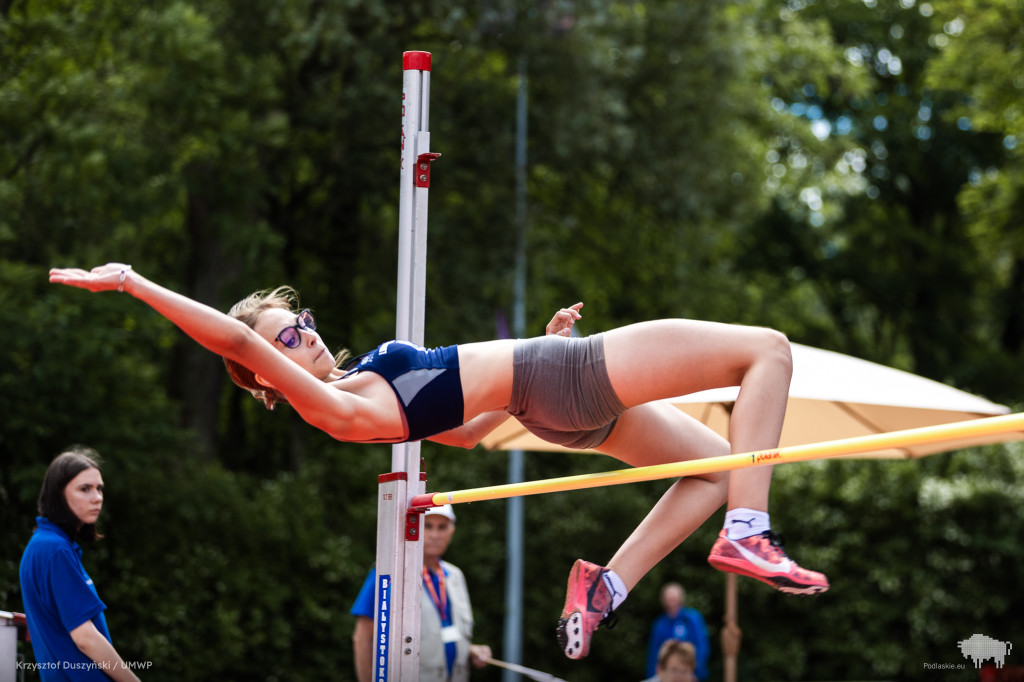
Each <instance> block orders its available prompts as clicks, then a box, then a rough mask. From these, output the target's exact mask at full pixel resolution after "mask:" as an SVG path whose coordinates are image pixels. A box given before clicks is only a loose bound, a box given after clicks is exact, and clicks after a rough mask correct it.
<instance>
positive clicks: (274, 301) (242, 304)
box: [224, 286, 349, 410]
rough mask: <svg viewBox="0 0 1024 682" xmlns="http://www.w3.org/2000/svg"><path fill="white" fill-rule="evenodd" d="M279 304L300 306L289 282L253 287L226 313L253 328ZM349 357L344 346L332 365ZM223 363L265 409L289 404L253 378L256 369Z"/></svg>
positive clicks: (292, 307) (292, 308)
mask: <svg viewBox="0 0 1024 682" xmlns="http://www.w3.org/2000/svg"><path fill="white" fill-rule="evenodd" d="M274 308H278V309H281V310H287V311H289V312H295V311H297V310H298V308H299V294H298V292H297V291H295V289H293V288H292V287H289V286H280V287H277V288H276V289H264V290H262V291H256V292H253V293H251V294H249V295H248V296H246V297H245V298H243V299H242V300H241V301H239V302H238V303H236V304H235V305H233V306H231V310H229V311H228V316H229V317H233V318H235V319H236V320H241V321H242V322H244V323H245V324H247V325H248V326H249V327H250V328H252V329H255V328H256V322H257V321H258V320H259V319H260V315H262V314H263V313H264V312H266V311H267V310H272V309H274ZM348 357H349V352H348V351H347V350H342V351H340V352H339V353H338V354H337V355H335V356H334V364H335V366H336V367H337V366H340V365H341V364H342V363H344V362H345V360H347V359H348ZM224 366H225V367H226V368H227V370H228V376H230V377H231V380H232V381H233V382H235V384H237V385H238V386H241V387H242V388H244V389H245V390H247V391H249V392H250V393H252V395H253V397H254V398H256V399H257V400H259V401H260V402H261V403H263V405H264V406H265V407H266V408H267V409H268V410H272V409H274V406H275V405H277V403H284V404H286V405H287V404H288V399H287V398H285V395H284V394H283V393H281V392H280V391H278V390H277V389H276V388H273V387H272V386H264V385H263V384H261V383H260V382H258V381H257V380H256V373H255V372H253V371H252V370H251V369H249V368H248V367H246V366H245V365H243V364H241V363H239V362H236V361H234V360H229V359H228V358H224Z"/></svg>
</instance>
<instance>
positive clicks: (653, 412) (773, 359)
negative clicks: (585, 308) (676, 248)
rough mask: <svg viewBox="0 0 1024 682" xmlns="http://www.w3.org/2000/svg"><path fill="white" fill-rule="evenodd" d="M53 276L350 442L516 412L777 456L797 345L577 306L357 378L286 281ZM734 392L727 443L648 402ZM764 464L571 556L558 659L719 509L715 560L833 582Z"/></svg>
mask: <svg viewBox="0 0 1024 682" xmlns="http://www.w3.org/2000/svg"><path fill="white" fill-rule="evenodd" d="M50 281H51V282H56V283H59V284H66V285H68V286H72V287H78V288H82V289H88V290H89V291H94V292H98V291H119V292H124V293H128V294H130V295H132V296H134V297H135V298H138V299H139V300H141V301H143V302H144V303H146V304H148V305H149V306H150V307H152V308H153V309H154V310H156V311H157V312H158V313H160V314H161V315H163V316H164V317H166V318H167V319H168V320H170V321H171V322H173V323H174V324H175V325H177V326H178V327H179V328H180V329H181V330H182V331H184V332H185V333H186V334H187V335H188V336H190V337H191V338H192V339H194V340H195V341H196V342H198V343H199V344H200V345H202V346H203V347H205V348H207V349H208V350H210V351H212V352H214V353H217V354H218V355H220V356H222V357H223V358H224V362H225V364H226V365H227V368H228V372H229V374H230V375H231V378H232V379H233V380H234V381H235V383H237V384H238V385H240V386H242V387H243V388H245V389H247V390H249V391H251V392H252V394H253V395H254V396H255V397H257V398H258V399H260V400H261V401H263V402H264V404H265V405H266V406H267V407H268V408H272V407H273V406H274V404H275V403H278V402H286V403H288V404H290V405H291V406H292V408H294V409H295V410H296V411H297V412H298V413H299V415H300V416H301V417H302V418H303V419H304V420H305V421H307V422H308V423H309V424H311V425H312V426H314V427H316V428H318V429H321V430H322V431H324V432H326V433H328V434H330V435H331V436H332V437H334V438H336V439H338V440H341V441H349V442H357V443H399V442H406V441H414V440H420V439H427V440H432V441H435V442H438V443H443V444H446V445H454V446H458V447H464V448H472V447H474V446H475V445H476V444H477V443H479V442H480V440H481V439H482V438H483V436H484V435H486V434H487V433H489V432H490V431H491V430H493V429H494V428H496V427H497V426H498V425H499V424H501V423H502V422H503V421H504V420H505V419H507V418H508V416H509V415H512V416H514V417H516V418H517V419H518V420H519V421H520V422H521V423H522V424H523V426H525V427H526V428H527V429H529V430H530V431H531V432H532V433H534V434H536V435H537V436H539V437H541V438H543V439H544V440H547V441H550V442H552V443H557V444H560V445H564V446H567V447H571V448H575V449H592V450H596V451H597V452H601V453H604V454H607V455H610V456H612V457H615V458H616V459H618V460H620V461H622V462H625V463H626V464H629V465H631V466H649V465H655V464H666V463H670V462H678V461H684V460H690V459H698V458H704V457H715V456H721V455H726V454H729V453H730V451H731V452H733V453H740V452H752V451H757V450H770V449H774V448H776V447H778V444H779V436H780V434H781V431H782V421H783V417H784V416H785V411H786V400H787V397H788V393H789V382H790V377H791V375H792V356H791V353H790V347H789V342H788V340H787V339H786V337H785V336H784V335H783V334H781V333H779V332H777V331H774V330H771V329H766V328H760V327H747V326H740V325H730V324H722V323H715V322H703V321H695V320H681V319H667V320H655V321H649V322H641V323H638V324H632V325H627V326H624V327H620V328H617V329H612V330H610V331H607V332H604V333H600V334H594V335H592V336H588V337H585V338H573V337H571V336H570V333H569V332H570V330H571V328H572V326H573V324H574V323H575V322H576V320H578V319H580V317H581V316H580V313H579V310H580V307H581V306H582V303H578V304H576V305H574V306H571V307H568V308H563V309H562V310H560V311H559V312H558V313H556V314H555V316H554V318H553V319H552V320H551V322H550V323H548V325H547V328H546V331H547V335H545V336H540V337H535V338H529V339H505V340H497V341H484V342H478V343H466V344H461V345H457V346H448V347H444V348H433V349H424V348H421V347H419V346H416V345H414V344H411V343H408V342H405V341H401V340H399V341H388V342H387V343H384V344H382V345H380V346H379V347H378V348H377V349H376V350H374V351H372V352H370V353H368V354H366V355H364V356H362V357H361V358H358V359H357V362H355V364H354V366H353V367H352V368H351V369H348V370H347V371H346V369H344V368H342V367H341V366H340V365H341V362H342V356H343V355H345V354H343V353H342V354H339V356H338V358H335V356H333V355H332V354H331V353H330V352H329V351H328V349H327V347H326V346H325V345H324V342H323V341H322V340H321V338H320V336H319V334H317V333H316V322H315V320H314V319H313V316H312V315H311V314H310V312H309V311H308V310H296V309H295V308H296V302H297V301H296V296H295V293H294V291H292V290H291V289H289V288H287V287H283V288H279V289H276V290H274V291H269V292H257V293H255V294H252V295H250V296H249V297H247V298H245V299H243V300H242V301H240V302H239V303H237V304H236V305H235V306H234V307H233V308H232V309H231V310H230V311H229V313H228V314H224V313H221V312H219V311H217V310H215V309H213V308H211V307H209V306H206V305H204V304H202V303H199V302H197V301H194V300H192V299H190V298H188V297H185V296H182V295H180V294H177V293H174V292H172V291H170V290H169V289H166V288H164V287H162V286H159V285H157V284H155V283H154V282H151V281H150V280H148V279H146V278H144V277H143V276H141V275H140V274H139V273H138V272H136V271H134V270H132V269H131V266H128V265H124V264H120V263H108V264H107V265H102V266H99V267H96V268H93V269H92V270H88V271H87V270H81V269H75V268H67V269H65V268H56V269H53V270H51V271H50ZM725 386H739V387H740V392H739V396H738V397H737V399H736V403H735V405H734V407H733V410H732V416H731V419H730V426H729V440H728V441H726V440H725V439H723V438H722V437H721V436H719V435H717V434H716V433H715V432H714V431H712V430H711V429H710V428H708V427H706V426H704V425H703V424H701V423H700V422H698V421H697V420H695V419H693V418H691V417H689V416H687V415H686V414H684V413H683V412H682V411H680V410H677V409H675V408H674V407H672V406H670V405H668V404H667V403H659V402H655V401H659V400H661V399H664V398H671V397H674V396H679V395H684V394H688V393H695V392H697V391H703V390H706V389H711V388H719V387H725ZM771 473H772V472H771V467H770V466H762V467H754V468H748V469H741V470H737V471H733V472H732V473H731V475H727V474H725V473H712V474H705V475H700V476H692V477H686V478H681V479H679V480H677V481H676V482H675V483H673V484H672V486H671V487H670V488H669V489H668V490H667V491H666V492H665V494H664V496H662V498H661V499H660V500H659V501H658V503H657V504H656V505H655V506H654V508H653V509H652V510H651V511H650V513H649V514H648V515H647V517H646V518H645V519H644V520H643V521H642V522H641V523H640V525H639V526H638V527H637V528H636V530H635V531H634V532H633V533H632V534H631V535H630V536H629V538H627V540H626V541H625V542H624V543H623V544H622V546H621V547H620V548H619V550H618V551H617V552H616V553H615V555H614V556H613V557H612V558H611V560H610V561H608V563H607V565H606V566H600V565H597V564H593V563H590V562H588V561H584V560H582V559H579V560H577V561H576V562H575V563H574V564H573V566H572V570H571V572H570V574H569V584H568V590H567V594H566V599H565V606H564V608H563V610H562V614H561V618H560V620H559V623H558V627H557V635H558V640H559V644H560V646H561V647H562V649H563V651H564V652H565V655H566V656H568V657H569V658H573V659H578V658H583V657H584V656H586V655H587V653H588V652H589V650H590V639H591V635H592V634H593V632H594V630H596V629H597V627H598V626H599V625H601V624H602V623H603V622H604V621H605V620H606V619H607V618H608V616H609V615H610V614H611V612H612V611H613V610H615V609H616V608H618V606H619V605H620V604H621V603H622V602H623V600H625V598H626V595H627V593H628V591H629V590H630V589H632V588H633V586H635V585H636V584H637V583H638V582H639V581H640V579H641V578H642V577H643V576H644V575H645V574H646V573H647V572H648V571H649V570H650V569H651V568H653V567H654V566H655V565H656V564H657V563H658V562H659V561H661V560H662V559H663V558H664V557H665V556H667V555H668V554H669V552H671V551H672V550H673V549H674V548H675V547H677V546H678V545H679V544H680V543H681V542H682V541H683V540H685V539H686V538H687V537H688V536H689V535H690V534H691V533H692V532H693V531H694V530H696V529H697V528H698V527H699V526H700V525H701V524H702V523H703V522H704V521H705V520H706V519H707V518H708V517H709V516H711V514H712V513H714V512H715V511H716V510H717V509H718V508H719V507H720V506H721V505H722V503H723V502H727V503H728V504H727V511H726V516H725V527H724V528H723V529H722V531H721V533H720V534H719V536H718V539H717V540H716V542H715V544H714V546H713V547H712V549H711V553H710V556H709V557H708V562H709V563H710V564H711V565H712V566H714V567H715V568H717V569H719V570H722V571H728V572H732V573H738V574H741V575H746V576H749V577H752V578H755V579H757V580H760V581H762V582H765V583H767V584H769V585H771V586H772V587H774V588H776V589H778V590H781V591H783V592H788V593H792V594H815V593H818V592H824V591H825V590H827V589H828V580H827V579H826V578H825V576H824V575H822V574H821V573H817V572H814V571H809V570H806V569H803V568H801V567H799V566H798V565H797V564H796V563H795V562H794V561H792V560H791V559H789V558H788V557H787V556H786V554H785V552H784V551H783V549H782V547H781V544H780V542H779V541H778V538H777V536H776V535H775V534H774V533H772V531H771V529H770V524H769V517H768V492H769V487H770V484H771Z"/></svg>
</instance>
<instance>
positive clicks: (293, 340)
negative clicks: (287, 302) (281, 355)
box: [274, 308, 316, 348]
mask: <svg viewBox="0 0 1024 682" xmlns="http://www.w3.org/2000/svg"><path fill="white" fill-rule="evenodd" d="M300 329H301V330H303V331H307V332H314V331H316V320H315V319H314V318H313V313H311V312H309V308H306V309H305V310H300V311H299V313H298V315H296V316H295V324H293V325H292V326H290V327H285V328H284V329H282V330H281V333H280V334H278V335H277V338H276V339H274V341H280V342H281V343H282V344H284V346H285V347H287V348H298V347H299V344H301V343H302V335H301V334H299V330H300Z"/></svg>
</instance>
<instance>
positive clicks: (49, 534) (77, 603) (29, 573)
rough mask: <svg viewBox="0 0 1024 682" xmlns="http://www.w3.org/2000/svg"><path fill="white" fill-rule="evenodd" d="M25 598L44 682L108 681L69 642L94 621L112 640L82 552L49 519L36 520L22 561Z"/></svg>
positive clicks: (88, 659)
mask: <svg viewBox="0 0 1024 682" xmlns="http://www.w3.org/2000/svg"><path fill="white" fill-rule="evenodd" d="M20 577H21V596H22V601H23V603H24V605H25V616H26V618H27V620H28V631H29V635H31V637H32V650H33V651H34V652H35V656H36V664H37V665H38V666H39V676H40V678H41V679H42V680H43V682H57V681H60V682H64V681H73V682H78V681H80V680H87V681H91V680H104V681H107V680H109V679H110V678H109V677H107V675H106V673H104V672H103V671H102V670H100V669H99V668H98V667H97V666H96V664H95V663H93V661H92V659H90V658H89V657H88V656H86V655H85V654H83V653H82V652H81V651H80V650H79V649H78V647H77V646H76V645H75V642H74V640H72V639H71V634H70V633H71V631H72V630H74V629H75V628H77V627H78V626H79V625H82V624H83V623H85V622H86V621H89V620H91V621H92V622H93V624H94V625H95V626H96V629H97V630H99V631H100V633H101V634H102V635H103V636H104V637H106V638H107V640H108V641H109V640H110V633H109V632H108V631H107V621H106V619H105V618H104V617H103V611H104V610H105V609H106V608H107V607H106V605H105V604H104V603H103V602H102V601H100V597H99V595H98V594H97V593H96V586H95V585H93V584H92V578H90V577H89V574H88V573H86V572H85V568H84V567H83V566H82V548H81V547H79V546H78V543H77V542H72V541H71V538H69V537H68V535H67V533H65V532H64V531H63V530H61V529H60V527H59V526H57V525H56V524H54V523H51V522H50V520H49V519H47V518H45V517H42V516H39V517H36V530H35V531H34V532H33V533H32V539H31V540H29V542H28V546H26V547H25V553H24V554H22V556H21V573H20Z"/></svg>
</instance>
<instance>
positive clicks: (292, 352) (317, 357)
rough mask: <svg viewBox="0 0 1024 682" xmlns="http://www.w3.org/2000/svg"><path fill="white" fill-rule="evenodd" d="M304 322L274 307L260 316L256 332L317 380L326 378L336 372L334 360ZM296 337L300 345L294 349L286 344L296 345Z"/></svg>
mask: <svg viewBox="0 0 1024 682" xmlns="http://www.w3.org/2000/svg"><path fill="white" fill-rule="evenodd" d="M303 322H304V320H300V319H299V318H298V316H297V315H296V314H295V313H293V312H289V311H287V310H282V309H281V308H271V309H270V310H266V311H264V312H263V314H262V315H260V317H259V319H258V320H257V321H256V326H255V327H253V329H254V330H255V331H256V333H257V334H259V335H260V336H262V337H263V338H264V339H266V340H267V341H268V342H269V343H271V344H272V345H273V346H274V348H276V349H277V350H279V351H281V352H282V353H284V354H285V356H286V357H287V358H288V359H289V360H291V361H292V362H294V363H295V364H297V365H299V366H300V367H302V368H303V369H305V370H306V371H307V372H309V373H310V374H312V375H313V376H315V377H317V378H318V379H325V378H327V376H328V375H329V374H330V373H331V370H333V369H334V357H333V356H332V355H331V353H330V352H329V351H328V350H327V346H326V345H324V342H323V340H321V338H320V335H319V334H317V333H316V331H315V330H313V329H310V328H309V326H308V325H304V324H303ZM296 337H297V338H298V343H297V344H296V345H295V347H294V348H290V347H289V346H288V345H286V341H287V342H291V343H293V344H294V343H295V342H294V340H293V339H294V338H296Z"/></svg>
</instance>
